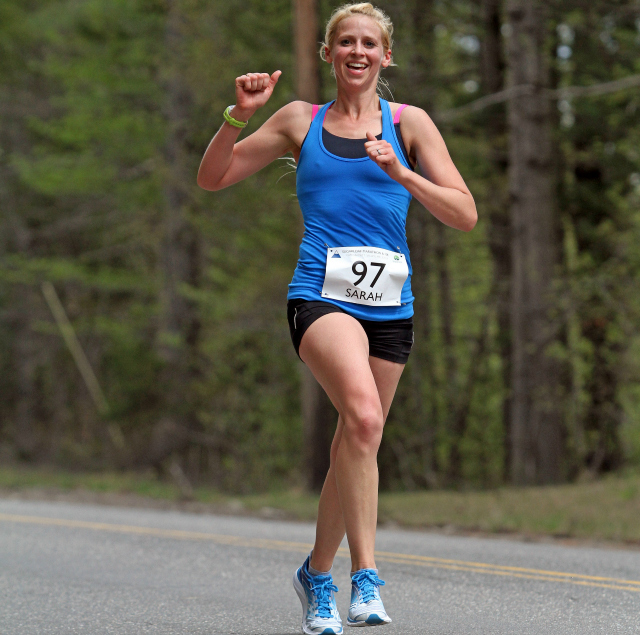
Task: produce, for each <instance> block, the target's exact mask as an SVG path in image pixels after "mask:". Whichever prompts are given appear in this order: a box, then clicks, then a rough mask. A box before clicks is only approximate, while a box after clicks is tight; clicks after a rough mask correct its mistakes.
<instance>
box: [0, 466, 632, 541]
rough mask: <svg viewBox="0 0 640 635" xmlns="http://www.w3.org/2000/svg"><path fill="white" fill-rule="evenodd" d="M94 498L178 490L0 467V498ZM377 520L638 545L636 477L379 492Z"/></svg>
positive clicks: (281, 501) (236, 507) (166, 496)
mask: <svg viewBox="0 0 640 635" xmlns="http://www.w3.org/2000/svg"><path fill="white" fill-rule="evenodd" d="M3 493H4V495H6V494H7V493H11V494H13V495H17V496H20V495H26V496H34V495H36V496H38V497H41V498H47V497H53V496H54V495H65V496H67V497H69V496H70V497H71V498H73V496H74V495H76V496H79V499H80V500H86V499H87V496H86V495H93V498H94V499H95V500H96V502H101V501H102V502H109V503H118V502H122V501H125V499H126V503H127V504H137V503H144V504H153V503H154V502H156V503H159V502H162V503H163V504H179V502H180V500H181V493H180V490H179V489H178V487H177V486H175V485H174V484H172V483H166V482H163V481H160V480H158V479H157V478H155V477H153V476H150V475H145V474H136V473H90V474H87V473H71V472H62V471H59V470H44V469H33V468H25V467H20V468H18V467H15V468H6V467H5V468H0V496H2V495H3ZM317 503H318V499H317V496H314V495H309V494H306V493H304V492H302V491H293V490H292V491H283V492H271V493H265V494H256V495H250V496H227V495H224V494H221V493H220V492H218V491H216V490H214V489H212V488H207V487H199V488H196V489H195V490H194V494H193V501H192V502H190V503H189V504H188V505H190V506H191V508H198V509H200V510H207V509H209V510H211V511H214V512H215V511H217V512H224V513H245V514H260V515H262V516H273V517H281V518H291V519H296V520H314V519H315V515H316V509H317ZM379 519H380V522H381V523H393V524H397V525H400V526H402V527H408V528H415V529H426V528H431V529H433V528H436V529H438V528H439V529H442V528H447V529H448V530H451V531H479V532H485V533H517V534H521V535H522V534H524V535H528V536H531V537H536V536H552V537H562V538H579V539H589V540H599V541H615V542H623V543H629V544H632V543H633V544H640V474H637V473H628V474H622V475H615V476H607V477H605V478H603V479H601V480H597V481H593V482H584V483H576V484H570V485H557V486H547V487H528V488H512V487H504V488H500V489H495V490H489V491H465V492H459V491H428V492H402V493H383V494H381V495H380V510H379Z"/></svg>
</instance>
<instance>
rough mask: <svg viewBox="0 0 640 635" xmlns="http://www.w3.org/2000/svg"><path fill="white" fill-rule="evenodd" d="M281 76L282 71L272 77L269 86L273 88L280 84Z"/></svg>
mask: <svg viewBox="0 0 640 635" xmlns="http://www.w3.org/2000/svg"><path fill="white" fill-rule="evenodd" d="M280 75H282V71H276V72H275V73H274V74H273V75H271V81H270V82H269V86H271V87H273V86H275V85H276V84H277V83H278V80H279V79H280Z"/></svg>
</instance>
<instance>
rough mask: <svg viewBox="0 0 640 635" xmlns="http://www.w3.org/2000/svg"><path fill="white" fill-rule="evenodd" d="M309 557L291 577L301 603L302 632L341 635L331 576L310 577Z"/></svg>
mask: <svg viewBox="0 0 640 635" xmlns="http://www.w3.org/2000/svg"><path fill="white" fill-rule="evenodd" d="M309 558H310V556H309V557H307V559H306V560H305V561H304V564H303V565H302V566H301V567H300V568H299V569H298V570H297V571H296V572H295V575H294V576H293V588H294V589H295V590H296V593H297V594H298V597H299V598H300V602H301V603H302V632H303V633H306V635H342V620H341V619H340V614H339V613H338V607H337V606H336V600H335V597H334V595H333V594H334V593H336V592H337V591H338V587H337V586H336V585H335V584H333V578H332V577H331V575H316V576H312V575H311V574H310V573H309Z"/></svg>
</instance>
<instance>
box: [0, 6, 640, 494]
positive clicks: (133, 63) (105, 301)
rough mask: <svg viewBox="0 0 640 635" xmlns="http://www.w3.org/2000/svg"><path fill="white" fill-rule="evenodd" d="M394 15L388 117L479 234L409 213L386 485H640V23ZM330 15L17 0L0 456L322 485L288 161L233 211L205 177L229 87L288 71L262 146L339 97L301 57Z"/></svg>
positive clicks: (571, 13) (231, 482)
mask: <svg viewBox="0 0 640 635" xmlns="http://www.w3.org/2000/svg"><path fill="white" fill-rule="evenodd" d="M377 4H378V5H379V6H381V7H382V8H384V9H385V10H386V11H387V12H388V13H389V14H390V15H391V17H392V18H393V20H394V23H395V26H396V33H395V41H396V45H395V50H394V57H395V61H396V63H397V64H398V65H397V66H396V67H393V68H390V69H388V70H387V71H385V76H386V78H387V80H388V82H389V84H390V86H391V89H392V92H393V95H394V99H395V101H398V102H407V103H411V104H414V105H417V106H420V107H422V108H424V109H425V110H427V112H429V113H430V114H431V115H432V117H433V118H434V120H435V121H436V123H437V124H438V126H439V128H440V130H441V131H442V133H443V135H444V137H445V140H446V142H447V145H448V147H449V150H450V152H451V154H452V156H453V159H454V161H455V163H456V165H457V166H458V167H459V169H460V171H461V173H462V175H463V177H464V178H465V180H466V181H467V183H468V185H469V187H470V189H471V191H472V192H473V194H474V197H475V199H476V203H477V206H478V211H479V215H480V222H479V223H478V226H477V227H476V229H475V230H474V231H473V232H471V233H469V234H462V233H460V232H456V231H455V230H452V229H449V228H446V227H444V226H443V225H441V224H439V223H438V222H436V221H435V220H434V219H433V218H432V217H431V216H430V215H429V214H428V213H427V212H426V211H425V210H424V209H421V208H420V206H419V205H415V204H412V206H411V210H410V215H409V221H408V238H409V243H410V247H411V253H412V262H413V267H414V278H413V285H414V293H415V295H416V306H415V308H416V315H415V325H416V326H415V331H416V344H415V347H414V351H413V353H412V356H411V359H410V362H409V364H408V365H407V368H406V370H405V374H404V376H403V379H402V381H401V384H400V388H399V390H398V395H397V398H396V402H395V404H394V408H393V409H392V411H391V415H390V418H389V421H388V423H387V429H386V431H385V438H384V440H383V446H382V448H381V452H380V458H379V462H380V467H381V470H380V473H381V485H382V486H383V487H385V488H388V489H398V488H403V489H414V488H422V487H438V486H473V487H491V486H496V485H499V484H501V483H504V482H515V483H546V482H554V481H565V480H572V479H576V478H578V477H581V476H583V475H584V474H591V475H597V474H599V473H601V472H604V471H610V470H615V469H618V468H619V467H621V466H622V465H624V464H635V465H637V464H639V463H640V368H639V366H638V361H637V360H638V354H637V353H638V348H640V338H639V337H638V333H639V329H638V324H639V318H640V315H639V312H640V306H639V298H640V294H639V293H638V279H639V274H640V247H638V245H640V240H639V239H640V223H639V221H640V153H639V151H638V148H639V147H640V111H639V106H640V91H639V88H638V86H639V85H640V81H638V74H640V61H638V60H640V55H639V54H638V53H639V52H640V5H638V4H637V2H631V1H628V2H622V1H616V0H608V1H606V2H604V1H602V0H597V1H595V2H590V3H586V2H584V0H569V1H568V2H567V1H565V2H562V3H560V2H556V1H555V0H549V1H548V2H542V1H541V0H538V1H537V2H531V3H529V2H526V3H525V2H521V1H520V0H505V2H504V3H502V2H500V0H456V1H455V2H448V3H441V2H436V1H435V0H387V1H380V2H378V3H377ZM334 7H335V3H332V2H328V1H326V0H317V2H311V1H310V0H305V1H304V2H303V1H302V0H300V1H296V2H294V3H292V2H291V0H250V1H245V2H242V3H241V2H239V1H238V0H227V1H226V2H224V3H222V2H214V3H211V2H204V1H202V0H86V1H85V2H82V3H78V2H74V1H72V0H21V1H20V2H18V1H17V0H0V113H1V119H0V148H1V153H0V259H1V264H0V390H1V394H2V396H3V398H2V400H1V401H0V460H2V461H5V462H17V461H27V462H31V463H35V464H41V463H47V464H54V465H59V466H65V467H71V468H77V469H105V468H116V469H124V468H127V469H129V468H135V469H138V468H140V469H142V468H147V467H153V468H154V469H156V470H158V471H159V472H160V473H164V472H168V473H171V474H173V475H174V477H175V478H178V479H182V480H183V481H184V482H188V483H192V484H196V483H201V482H202V483H210V484H213V485H215V486H217V487H219V488H221V489H223V490H226V491H235V492H248V491H255V490H260V489H266V488H270V487H288V486H295V485H299V484H302V483H307V484H309V485H311V486H312V487H317V485H318V480H319V477H318V474H321V473H322V461H323V457H325V459H324V460H326V447H327V445H326V443H327V440H328V438H329V435H330V433H331V431H332V429H333V427H334V426H335V421H334V418H335V413H334V412H333V411H332V409H331V407H330V406H327V404H326V403H324V404H323V403H322V402H321V401H319V396H318V393H317V388H315V387H314V386H313V383H312V382H311V383H310V382H309V379H308V378H306V379H305V374H304V371H303V370H302V369H301V364H300V362H299V360H298V359H297V358H296V356H295V353H294V351H293V349H292V347H291V344H290V342H289V334H288V329H287V325H286V318H285V302H286V291H287V284H288V282H289V281H290V277H291V274H292V272H293V268H294V267H295V262H296V258H297V247H298V243H299V239H300V232H301V221H300V212H299V209H298V205H297V202H296V199H295V173H294V170H293V167H292V165H291V161H289V160H287V159H282V160H280V161H276V162H275V163H274V164H273V165H272V166H270V167H269V168H267V169H265V170H263V171H262V172H261V173H259V174H257V175H255V176H254V177H252V178H250V179H248V180H247V181H245V182H244V183H242V184H240V185H237V186H235V187H233V188H230V189H228V190H224V191H221V192H218V193H206V192H202V191H199V190H198V188H197V186H196V185H195V174H196V171H197V167H198V163H199V160H200V158H201V156H202V153H203V151H204V149H205V147H206V145H207V143H208V141H209V140H210V138H211V137H212V136H213V134H214V133H215V131H216V129H217V127H218V126H219V125H220V123H221V113H222V111H223V109H224V108H225V107H226V106H227V105H228V104H230V103H233V100H234V84H233V80H234V78H235V77H236V76H237V75H239V74H241V73H243V72H246V71H248V70H256V71H269V72H273V71H274V70H276V69H281V70H282V71H283V75H282V78H281V79H280V82H279V84H278V87H277V90H276V92H275V94H274V96H273V98H272V100H271V101H270V102H269V104H268V105H267V106H266V107H265V108H264V109H263V111H262V112H258V113H257V114H256V116H255V117H254V118H253V119H252V121H251V124H250V127H249V131H248V132H249V133H250V132H251V130H255V129H256V128H257V127H258V126H259V125H260V123H262V122H263V121H264V120H266V118H267V117H268V116H270V114H272V113H273V112H274V111H275V110H276V109H277V108H278V107H280V106H282V105H283V104H285V103H287V102H288V101H291V100H292V99H295V98H297V97H300V98H306V99H314V98H313V95H314V94H318V95H319V97H318V101H320V102H321V103H324V102H325V101H328V100H330V99H332V98H333V95H334V84H333V80H332V78H331V76H330V74H329V68H328V66H327V65H324V64H322V65H321V67H320V69H319V70H320V72H319V74H318V75H315V74H316V73H317V72H318V71H317V70H315V71H314V70H313V61H312V60H311V57H310V53H309V55H307V56H306V57H305V53H304V51H305V50H307V51H311V49H313V50H316V49H317V47H316V42H315V41H314V42H313V47H311V42H310V41H308V40H309V36H308V35H306V36H305V37H304V38H302V37H301V36H300V34H301V33H303V32H304V33H307V32H308V31H311V32H313V31H314V30H315V31H316V32H317V36H316V38H315V40H317V41H319V40H320V39H321V37H322V36H321V33H320V30H321V29H322V25H323V24H324V22H325V20H326V18H327V17H328V15H329V14H330V12H331V10H332V9H333V8H334ZM314 14H315V18H316V24H315V25H314V24H313V18H314ZM305 29H306V30H305ZM296 35H297V36H298V37H296ZM305 69H306V70H305ZM311 74H314V76H315V79H314V80H313V81H311V79H310V76H311ZM305 77H306V78H307V80H308V81H306V82H305ZM625 78H626V79H625ZM617 80H624V81H622V82H617V83H616V81H617ZM612 82H613V84H612ZM588 86H595V87H596V88H595V89H590V90H587V91H585V90H581V89H580V88H579V87H588ZM314 91H316V92H315V93H314ZM383 96H385V95H383ZM386 96H387V97H389V96H388V95H386ZM46 282H48V283H51V284H52V285H53V288H54V289H55V292H56V294H57V296H58V298H59V300H60V302H61V304H62V305H63V307H64V309H65V311H66V314H67V316H68V318H69V320H70V323H71V324H72V326H73V329H74V331H75V334H76V336H77V339H78V341H79V342H80V344H81V346H82V349H83V351H84V353H85V355H86V357H87V359H88V361H89V363H90V365H91V367H92V369H93V371H94V373H95V375H96V377H97V380H98V383H99V384H100V387H101V390H102V392H103V393H104V395H105V399H106V402H107V406H106V408H102V409H100V408H99V407H97V406H96V404H95V403H94V401H93V400H92V397H91V394H92V393H91V392H90V391H89V390H88V388H87V386H86V385H85V383H84V381H83V376H82V374H81V373H80V372H79V370H78V367H77V366H76V364H75V362H74V358H73V357H72V355H71V353H70V351H69V349H68V348H67V346H66V344H65V340H64V339H63V337H62V335H61V332H60V330H59V328H58V326H57V325H56V322H55V320H54V317H53V315H52V313H51V310H50V308H49V305H48V304H47V301H46V299H45V295H44V294H43V286H42V285H43V283H46ZM314 400H315V401H314ZM303 406H304V407H303ZM314 409H315V410H314ZM303 410H304V412H306V422H307V423H306V424H305V425H304V426H303V416H302V412H303ZM314 413H315V414H314ZM303 431H304V433H303ZM327 433H328V434H327ZM314 470H315V471H314ZM314 474H315V476H314Z"/></svg>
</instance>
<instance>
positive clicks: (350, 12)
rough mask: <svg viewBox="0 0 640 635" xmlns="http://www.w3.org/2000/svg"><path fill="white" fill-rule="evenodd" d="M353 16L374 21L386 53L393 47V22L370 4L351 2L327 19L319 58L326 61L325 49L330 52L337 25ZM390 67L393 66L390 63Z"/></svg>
mask: <svg viewBox="0 0 640 635" xmlns="http://www.w3.org/2000/svg"><path fill="white" fill-rule="evenodd" d="M354 15H366V16H367V17H369V18H371V19H372V20H374V21H375V23H376V24H377V25H378V26H379V27H380V31H381V33H382V48H383V49H384V52H385V53H386V52H387V51H388V50H390V49H391V47H392V46H393V39H392V36H393V22H391V18H390V17H389V16H388V15H387V14H386V13H385V12H384V11H382V10H381V9H378V8H377V7H374V6H373V5H372V4H371V3H370V2H352V3H351V4H343V5H342V6H340V7H338V8H337V9H336V10H335V11H334V12H333V13H332V14H331V17H330V18H329V21H328V22H327V29H326V31H325V35H324V42H323V43H322V46H321V47H320V57H321V58H322V59H323V60H324V61H326V57H325V50H324V49H325V47H327V48H328V49H329V50H331V47H332V46H333V44H334V42H335V39H336V34H337V32H338V25H339V24H340V22H342V21H343V20H346V19H347V18H351V17H353V16H354ZM390 66H395V64H393V63H391V64H390Z"/></svg>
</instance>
